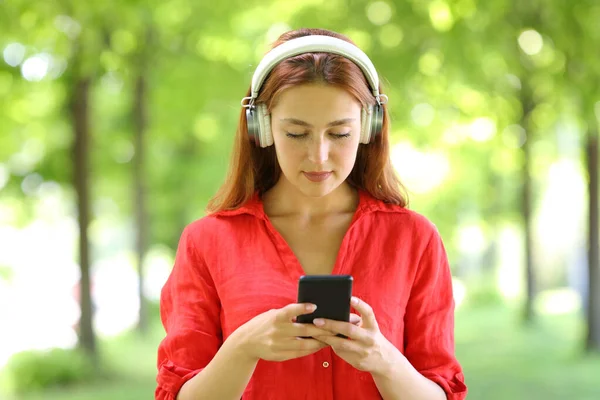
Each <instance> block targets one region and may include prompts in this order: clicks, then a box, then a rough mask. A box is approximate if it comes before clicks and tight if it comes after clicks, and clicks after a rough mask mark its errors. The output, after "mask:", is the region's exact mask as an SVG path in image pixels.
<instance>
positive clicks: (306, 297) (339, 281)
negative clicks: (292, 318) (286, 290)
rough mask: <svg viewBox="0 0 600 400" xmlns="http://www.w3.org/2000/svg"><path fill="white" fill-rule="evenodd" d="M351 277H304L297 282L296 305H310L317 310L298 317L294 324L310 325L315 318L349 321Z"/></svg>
mask: <svg viewBox="0 0 600 400" xmlns="http://www.w3.org/2000/svg"><path fill="white" fill-rule="evenodd" d="M352 282H353V278H352V276H351V275H305V276H302V277H300V280H299V281H298V303H312V304H315V305H316V306H317V309H316V310H315V311H314V312H313V313H311V314H304V315H299V316H298V317H296V322H300V323H312V321H313V319H315V318H327V319H333V320H337V321H346V322H348V321H350V299H351V297H352Z"/></svg>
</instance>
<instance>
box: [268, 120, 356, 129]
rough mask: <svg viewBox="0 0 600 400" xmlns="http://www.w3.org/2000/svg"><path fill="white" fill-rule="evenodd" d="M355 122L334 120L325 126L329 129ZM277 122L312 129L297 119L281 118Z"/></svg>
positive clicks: (306, 123)
mask: <svg viewBox="0 0 600 400" xmlns="http://www.w3.org/2000/svg"><path fill="white" fill-rule="evenodd" d="M355 120H356V118H343V119H338V120H335V121H332V122H330V123H328V124H327V126H328V127H330V126H340V125H346V124H348V123H350V122H353V121H355ZM279 121H281V122H287V123H290V124H294V125H300V126H306V127H307V128H312V127H313V126H312V125H311V124H309V123H308V122H306V121H302V120H300V119H297V118H282V119H280V120H279Z"/></svg>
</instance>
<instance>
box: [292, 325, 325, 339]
mask: <svg viewBox="0 0 600 400" xmlns="http://www.w3.org/2000/svg"><path fill="white" fill-rule="evenodd" d="M318 335H331V332H329V331H328V330H325V329H321V328H319V327H316V326H314V325H313V324H301V323H298V322H296V323H293V324H291V326H290V330H289V336H299V337H310V336H313V337H314V336H318Z"/></svg>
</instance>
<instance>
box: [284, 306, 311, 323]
mask: <svg viewBox="0 0 600 400" xmlns="http://www.w3.org/2000/svg"><path fill="white" fill-rule="evenodd" d="M316 309H317V306H316V305H314V304H310V303H293V304H288V305H287V306H285V307H283V308H281V309H279V310H278V311H279V312H278V314H277V317H275V319H276V320H277V321H278V322H289V321H291V320H294V319H295V318H296V317H297V316H298V315H303V314H310V313H312V312H314V311H315V310H316Z"/></svg>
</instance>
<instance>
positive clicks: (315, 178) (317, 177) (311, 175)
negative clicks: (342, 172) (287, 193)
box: [302, 171, 331, 182]
mask: <svg viewBox="0 0 600 400" xmlns="http://www.w3.org/2000/svg"><path fill="white" fill-rule="evenodd" d="M302 173H303V174H304V176H305V177H306V179H308V180H309V181H312V182H323V181H324V180H325V179H327V178H329V177H330V176H331V171H329V172H302Z"/></svg>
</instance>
